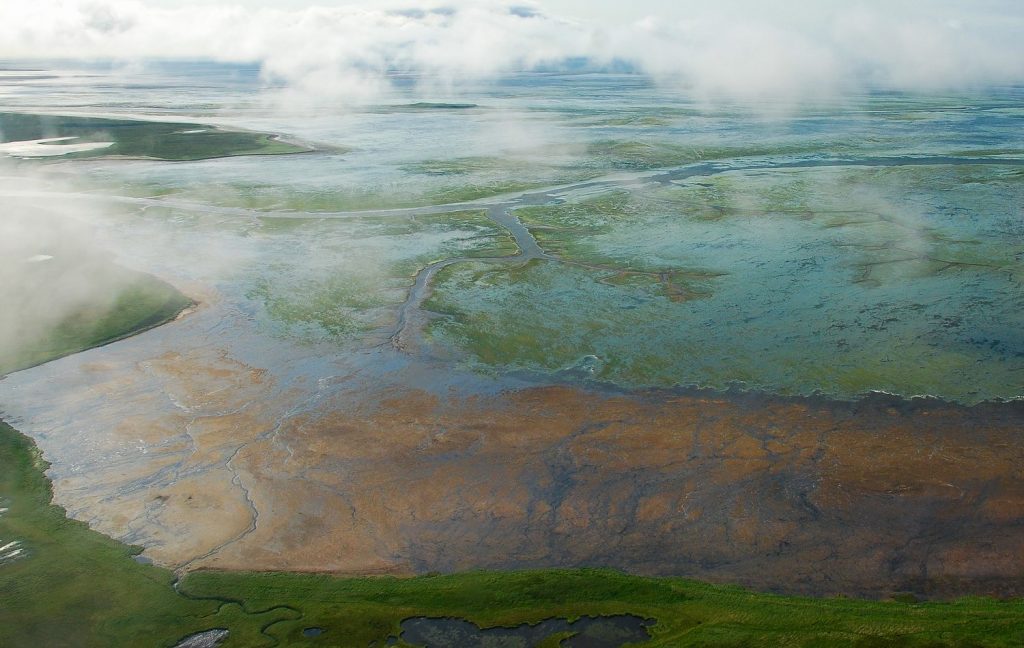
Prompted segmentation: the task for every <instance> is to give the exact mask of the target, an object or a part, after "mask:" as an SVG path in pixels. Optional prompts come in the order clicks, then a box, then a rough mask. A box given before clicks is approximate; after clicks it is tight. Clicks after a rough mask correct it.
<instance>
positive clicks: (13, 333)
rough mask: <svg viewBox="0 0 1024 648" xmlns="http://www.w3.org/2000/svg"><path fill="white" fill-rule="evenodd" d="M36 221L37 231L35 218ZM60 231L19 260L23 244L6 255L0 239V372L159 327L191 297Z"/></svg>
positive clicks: (41, 227)
mask: <svg viewBox="0 0 1024 648" xmlns="http://www.w3.org/2000/svg"><path fill="white" fill-rule="evenodd" d="M10 220H11V221H14V220H16V219H15V218H12V219H10ZM37 227H38V228H39V231H45V228H46V224H45V222H44V220H43V219H42V218H40V219H39V221H37ZM60 232H61V230H60V229H59V228H56V229H55V230H54V231H53V232H50V235H51V236H52V237H53V238H51V240H50V241H49V244H48V245H46V246H45V247H43V248H42V249H44V250H46V251H48V252H52V253H53V255H52V256H51V255H40V256H38V257H36V258H29V259H25V258H23V255H24V250H19V252H20V254H14V253H13V252H12V250H10V249H7V246H5V245H3V244H2V243H0V250H3V251H4V253H3V254H0V276H2V277H4V280H5V298H6V303H5V309H6V310H5V311H4V312H3V313H2V314H0V331H3V333H4V337H3V339H0V375H3V374H7V373H10V372H12V371H17V370H19V369H25V368H28V367H33V366H35V365H38V364H42V363H44V362H48V361H50V360H54V359H56V358H60V357H63V356H66V355H70V354H72V353H77V352H79V351H83V350H85V349H89V348H92V347H96V346H101V345H104V344H108V343H110V342H114V341H116V340H120V339H122V338H125V337H127V336H129V335H134V334H135V333H139V332H140V331H144V330H146V329H150V328H153V327H155V326H159V325H160V324H163V323H165V322H167V321H169V320H172V319H174V318H175V317H176V316H177V315H178V313H180V312H181V311H182V310H184V309H185V308H187V307H188V306H189V305H190V304H191V303H192V302H191V300H189V299H188V298H187V297H185V296H184V295H182V294H181V293H180V292H178V291H177V290H176V289H175V288H174V287H173V286H171V285H170V284H168V283H166V282H164V281H161V280H160V279H157V278H156V277H154V276H152V275H149V274H146V273H143V272H136V271H134V270H129V269H127V268H123V267H121V266H118V265H116V264H114V263H112V262H111V261H109V260H108V259H107V258H106V257H105V256H102V255H101V254H99V253H97V251H95V250H86V249H84V248H82V247H81V246H80V245H79V243H80V242H79V241H77V240H75V237H74V236H73V235H68V236H64V237H63V238H61V237H60V236H59V234H60ZM43 238H45V237H43Z"/></svg>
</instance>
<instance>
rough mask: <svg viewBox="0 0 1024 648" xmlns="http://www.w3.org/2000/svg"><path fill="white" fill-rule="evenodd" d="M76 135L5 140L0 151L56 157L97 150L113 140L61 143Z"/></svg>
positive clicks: (22, 155)
mask: <svg viewBox="0 0 1024 648" xmlns="http://www.w3.org/2000/svg"><path fill="white" fill-rule="evenodd" d="M76 139H78V138H77V137H47V138H45V139H38V140H25V141H23V142H7V143H6V144H0V153H6V154H7V155H9V156H11V157H23V158H40V157H56V156H60V155H67V154H68V153H81V152H83V151H97V150H99V149H105V148H108V147H110V146H113V144H114V143H113V142H79V143H78V144H63V143H60V142H68V141H71V140H76Z"/></svg>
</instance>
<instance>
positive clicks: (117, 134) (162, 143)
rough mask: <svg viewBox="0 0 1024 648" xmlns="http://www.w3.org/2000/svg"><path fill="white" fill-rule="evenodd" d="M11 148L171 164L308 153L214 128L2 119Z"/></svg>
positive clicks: (262, 136) (2, 138) (270, 138)
mask: <svg viewBox="0 0 1024 648" xmlns="http://www.w3.org/2000/svg"><path fill="white" fill-rule="evenodd" d="M40 140H49V141H40ZM12 142H28V143H32V142H38V144H39V146H46V147H52V148H54V151H55V154H61V149H62V148H65V147H66V145H68V144H89V143H92V144H97V145H100V144H107V145H105V146H97V147H95V148H84V149H83V150H68V152H66V153H63V156H64V157H75V158H82V157H112V156H119V157H131V158H151V159H156V160H169V161H181V160H206V159H211V158H219V157H230V156H237V155H280V154H287V153H305V152H309V151H310V150H311V149H309V148H306V147H303V146H299V145H296V144H290V143H288V142H284V141H281V140H280V139H278V137H277V136H276V135H272V134H269V133H256V132H251V131H242V130H226V129H222V128H218V127H216V126H205V125H197V124H190V123H176V122H157V121H143V120H136V119H102V118H96V117H75V116H68V115H38V114H28V113H10V112H3V113H0V144H9V143H12ZM35 155H40V153H38V152H37V153H35V154H33V156H35Z"/></svg>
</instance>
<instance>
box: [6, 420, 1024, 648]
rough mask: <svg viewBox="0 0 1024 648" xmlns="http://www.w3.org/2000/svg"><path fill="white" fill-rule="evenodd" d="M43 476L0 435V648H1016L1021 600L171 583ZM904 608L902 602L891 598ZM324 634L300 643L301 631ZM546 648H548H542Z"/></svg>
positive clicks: (565, 584)
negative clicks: (608, 646) (458, 639)
mask: <svg viewBox="0 0 1024 648" xmlns="http://www.w3.org/2000/svg"><path fill="white" fill-rule="evenodd" d="M45 468H46V464H45V462H44V461H43V460H42V459H41V458H40V455H39V452H38V450H36V448H35V446H34V445H33V444H32V442H31V441H30V440H29V439H27V438H26V437H24V436H23V435H21V434H19V433H18V432H17V431H15V430H14V429H12V428H11V427H9V426H7V425H4V424H2V423H0V509H6V510H5V511H4V512H3V513H2V514H0V546H3V545H6V544H7V543H9V542H17V543H18V547H19V548H20V549H22V551H23V553H22V554H21V555H20V556H18V557H17V558H15V559H13V560H11V561H9V562H0V645H3V646H9V647H11V648H21V647H32V648H35V647H37V646H47V647H48V648H49V647H54V648H57V647H62V646H103V647H104V648H107V647H111V648H112V647H118V646H131V647H134V646H139V645H152V646H171V645H173V644H174V643H176V642H177V641H178V640H179V639H181V638H182V637H184V636H186V635H189V634H191V633H193V632H198V631H201V630H206V629H212V628H227V629H228V630H229V631H230V633H231V634H230V636H229V638H228V640H227V641H226V642H225V643H224V646H225V647H226V648H231V647H232V646H239V647H245V648H256V647H259V646H267V647H270V646H308V647H315V646H339V645H340V646H358V647H359V648H363V647H365V646H370V645H376V646H382V645H383V644H384V640H385V639H386V638H387V637H388V636H393V635H395V634H397V633H398V631H399V624H400V623H401V621H402V620H403V619H406V618H409V617H414V616H431V617H454V618H465V619H468V620H470V621H473V622H475V623H477V624H479V625H481V626H482V627H488V626H495V625H506V626H507V625H518V624H521V623H526V622H531V623H532V622H537V621H540V620H542V619H546V618H551V617H562V618H576V617H578V616H583V615H610V614H635V615H638V616H641V617H644V618H654V619H656V620H657V624H656V625H655V626H653V627H652V628H651V632H652V634H653V639H652V641H650V642H649V643H645V644H643V645H645V646H652V647H655V646H780V645H785V646H822V647H823V646H830V647H831V646H856V647H868V646H884V647H887V648H895V647H902V646H907V647H921V648H924V647H926V646H927V647H929V648H939V647H943V646H950V647H962V646H993V647H994V646H1018V645H1021V644H1022V643H1024V602H1020V601H1003V602H1001V601H995V600H991V599H980V598H969V599H962V600H958V601H954V602H949V603H940V602H927V603H915V602H913V601H906V600H904V601H903V602H897V601H854V600H849V599H843V598H836V599H809V598H796V597H781V596H773V595H769V594H758V593H753V592H749V591H746V590H743V589H741V588H738V587H731V586H716V585H708V584H703V583H697V582H694V581H690V580H686V579H681V578H643V577H637V576H628V575H625V574H621V573H618V572H612V571H607V570H591V569H576V570H541V571H525V572H513V573H499V572H471V573H464V574H454V575H444V576H423V577H419V578H390V577H387V578H336V577H332V576H327V575H308V574H253V573H227V572H195V573H192V574H189V575H188V576H187V577H186V578H185V579H184V580H183V582H182V583H181V585H180V588H179V589H180V591H181V592H182V593H183V595H182V594H178V593H176V592H175V590H174V589H173V587H172V583H173V575H172V574H171V573H170V572H169V571H167V570H164V569H161V568H159V567H154V566H149V565H144V564H140V563H138V562H136V561H134V560H133V559H132V555H133V554H134V553H135V550H134V549H132V548H131V547H126V546H124V545H122V544H120V543H117V542H115V541H113V540H111V539H109V538H107V537H105V536H103V535H101V534H99V533H96V532H94V531H90V530H89V528H88V527H87V526H86V525H85V524H83V523H81V522H76V521H71V520H68V519H67V518H66V517H65V513H64V510H63V509H62V508H60V507H58V506H55V505H52V504H50V497H51V491H50V485H49V482H48V480H47V479H46V477H45V476H44V474H43V471H44V470H45ZM900 598H901V599H905V597H900ZM311 626H315V627H319V628H323V629H325V632H324V634H323V635H321V636H320V637H305V636H304V635H303V633H302V630H303V629H304V628H307V627H311ZM547 643H548V644H549V645H555V644H554V642H553V641H550V640H549V641H548V642H547Z"/></svg>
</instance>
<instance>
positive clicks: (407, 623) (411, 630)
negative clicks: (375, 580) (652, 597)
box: [389, 614, 655, 648]
mask: <svg viewBox="0 0 1024 648" xmlns="http://www.w3.org/2000/svg"><path fill="white" fill-rule="evenodd" d="M654 623H655V621H654V620H653V619H643V618H641V617H638V616H632V615H627V614H621V615H615V616H597V617H592V616H583V617H580V618H578V619H576V620H574V621H568V620H566V619H558V618H551V619H545V620H543V621H541V622H540V623H537V624H533V625H530V624H522V625H518V626H515V627H512V628H504V627H496V628H481V627H480V626H478V625H476V624H475V623H472V622H470V621H465V620H463V619H448V618H430V617H414V618H411V619H406V620H404V621H402V633H401V635H400V636H401V639H402V641H403V642H404V643H406V644H410V645H413V646H423V647H425V648H484V647H487V648H533V647H534V646H538V645H540V644H542V643H544V642H546V641H551V640H552V639H553V638H554V637H556V636H557V635H565V637H564V638H563V639H561V641H559V642H558V644H557V645H559V646H563V647H564V648H619V647H620V646H623V645H625V644H631V645H632V644H642V643H644V642H646V641H648V640H650V638H651V635H650V633H649V631H648V628H650V627H651V626H653V625H654ZM389 645H391V644H389ZM552 645H553V644H552Z"/></svg>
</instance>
